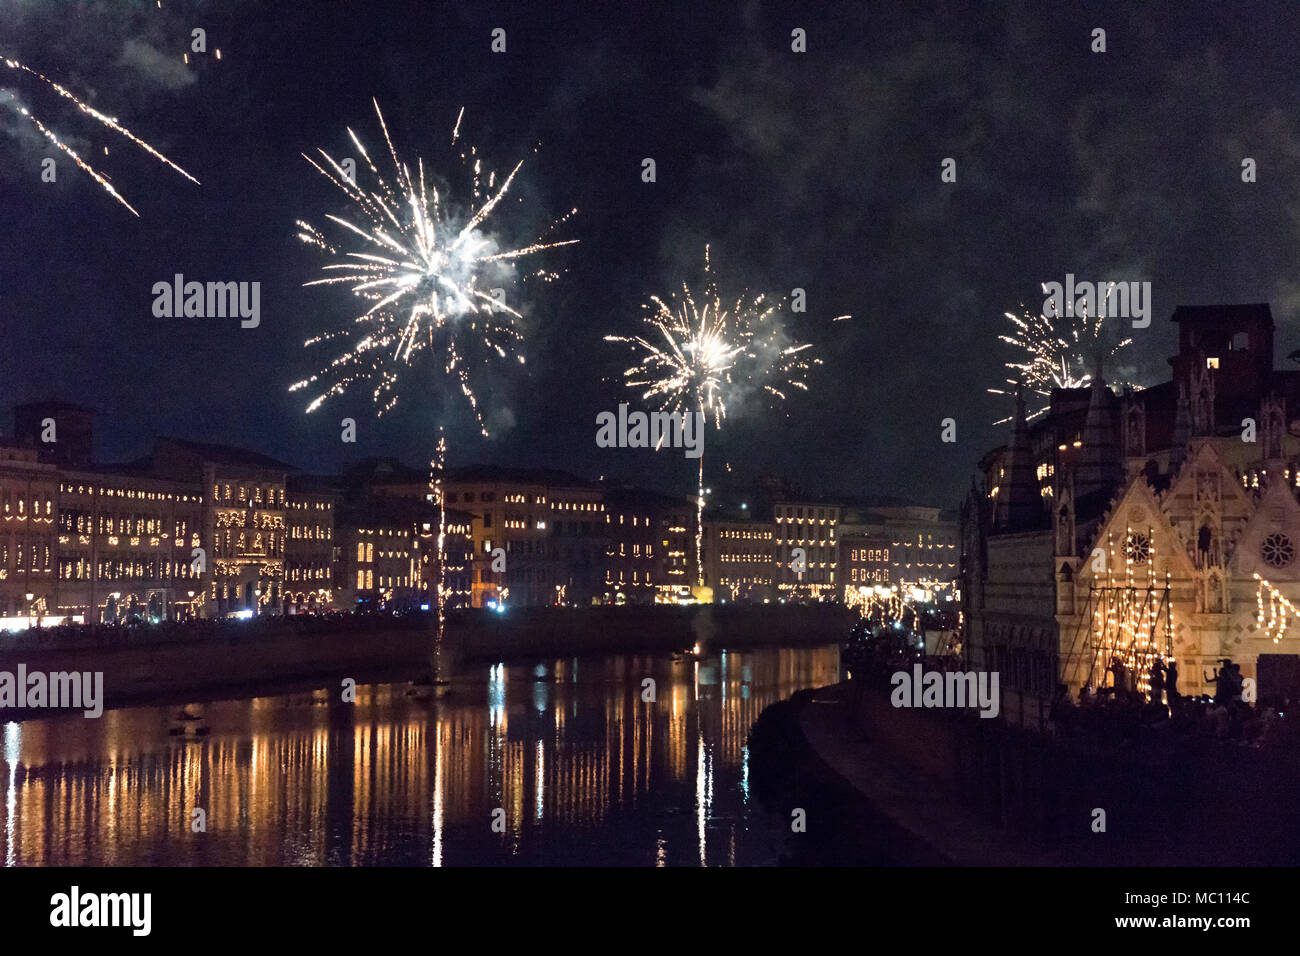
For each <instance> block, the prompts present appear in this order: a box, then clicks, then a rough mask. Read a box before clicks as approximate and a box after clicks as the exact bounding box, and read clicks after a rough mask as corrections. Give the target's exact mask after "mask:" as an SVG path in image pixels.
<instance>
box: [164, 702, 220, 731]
mask: <svg viewBox="0 0 1300 956" xmlns="http://www.w3.org/2000/svg"><path fill="white" fill-rule="evenodd" d="M211 730H212V728H211V727H209V726H208V719H207V718H206V717H204V716H203V714H202V713H201V712H199V711H197V710H194V709H191V708H189V707H182V708H181V709H180V710H178V711H177V712H176V714H175V715H174V716H173V717H172V721H171V726H170V727H168V728H167V733H168V734H170V735H171V736H173V737H203V736H206V735H207V734H208V733H210V732H211Z"/></svg>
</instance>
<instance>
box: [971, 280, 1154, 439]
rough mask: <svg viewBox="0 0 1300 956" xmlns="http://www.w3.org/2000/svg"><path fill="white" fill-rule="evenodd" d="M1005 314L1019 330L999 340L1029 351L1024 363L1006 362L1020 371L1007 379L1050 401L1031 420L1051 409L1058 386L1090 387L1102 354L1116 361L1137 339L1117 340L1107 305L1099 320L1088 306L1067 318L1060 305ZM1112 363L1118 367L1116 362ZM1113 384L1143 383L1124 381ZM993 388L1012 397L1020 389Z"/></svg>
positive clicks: (1026, 351)
mask: <svg viewBox="0 0 1300 956" xmlns="http://www.w3.org/2000/svg"><path fill="white" fill-rule="evenodd" d="M1109 299H1110V293H1109V292H1107V294H1106V300H1107V301H1109ZM1004 314H1005V315H1006V317H1007V319H1008V320H1010V322H1011V324H1012V325H1013V326H1014V330H1013V331H1012V332H1011V334H1009V335H999V336H998V338H999V339H1000V340H1001V341H1003V342H1006V343H1007V344H1008V345H1013V346H1015V347H1016V348H1017V349H1020V350H1021V351H1023V352H1024V353H1025V358H1024V359H1023V360H1022V361H1012V362H1007V363H1006V367H1007V369H1008V370H1010V371H1011V372H1012V373H1014V374H1013V375H1012V376H1011V377H1009V378H1008V379H1007V383H1008V384H1009V385H1012V386H1014V385H1016V384H1017V383H1023V384H1024V386H1025V389H1026V390H1027V391H1030V392H1033V393H1035V394H1037V395H1039V396H1041V397H1042V398H1044V399H1047V401H1045V402H1043V403H1041V404H1040V405H1039V407H1037V408H1035V409H1034V410H1033V411H1032V412H1031V413H1030V414H1029V415H1028V418H1029V419H1031V420H1032V419H1034V418H1037V417H1039V416H1040V415H1043V414H1045V413H1046V412H1047V411H1048V409H1049V407H1050V400H1051V395H1052V389H1053V388H1087V387H1089V386H1090V385H1091V384H1092V368H1093V363H1094V362H1095V361H1096V359H1097V358H1098V357H1099V356H1101V357H1104V358H1105V360H1106V361H1107V362H1108V363H1111V361H1112V360H1113V359H1115V358H1116V357H1117V356H1119V355H1120V353H1122V352H1123V351H1124V350H1125V349H1126V348H1128V346H1130V345H1131V344H1132V343H1133V340H1132V339H1131V338H1124V339H1121V340H1119V341H1118V342H1116V341H1115V340H1114V335H1113V331H1112V329H1111V327H1110V326H1109V325H1107V324H1106V318H1107V317H1106V310H1105V307H1104V306H1103V308H1101V309H1100V310H1099V311H1098V314H1097V315H1096V316H1095V317H1093V318H1089V317H1088V314H1087V309H1086V308H1085V309H1083V310H1081V312H1080V313H1079V314H1076V315H1071V316H1062V315H1061V314H1060V313H1059V312H1058V311H1057V310H1056V309H1055V308H1053V309H1052V314H1051V315H1050V316H1048V315H1045V314H1042V313H1040V314H1038V315H1033V314H1031V313H1029V312H1027V311H1026V312H1025V313H1024V314H1023V315H1022V316H1020V317H1017V316H1015V315H1012V314H1011V313H1010V312H1006V313H1004ZM1111 367H1112V368H1113V367H1114V364H1113V363H1112V364H1111ZM1112 384H1116V385H1120V386H1126V387H1131V388H1137V387H1138V386H1136V385H1134V384H1133V383H1131V382H1124V381H1116V382H1113V383H1112ZM989 392H991V393H992V394H994V395H1010V394H1013V393H1014V389H1012V390H1007V389H1001V388H990V389H989ZM1009 421H1011V418H1010V417H1007V418H1003V419H1000V420H999V421H997V422H995V423H994V424H997V425H1001V424H1004V423H1006V422H1009Z"/></svg>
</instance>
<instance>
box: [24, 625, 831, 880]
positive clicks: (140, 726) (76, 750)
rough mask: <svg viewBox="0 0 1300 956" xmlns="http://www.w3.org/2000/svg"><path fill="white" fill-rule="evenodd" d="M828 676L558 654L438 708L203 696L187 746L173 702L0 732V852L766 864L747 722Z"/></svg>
mask: <svg viewBox="0 0 1300 956" xmlns="http://www.w3.org/2000/svg"><path fill="white" fill-rule="evenodd" d="M839 676H840V675H839V656H838V652H837V650H836V649H835V648H833V647H832V648H814V649H798V650H793V649H783V650H759V651H752V652H751V651H743V652H742V651H728V652H726V653H725V654H719V655H715V656H713V657H710V658H707V659H705V660H700V661H669V660H665V659H660V658H653V657H642V656H620V657H609V658H600V659H583V660H581V661H577V660H573V659H566V660H557V661H551V662H548V663H545V664H541V665H526V666H525V665H504V664H496V665H493V666H491V667H484V668H481V669H479V670H470V671H467V672H466V673H464V674H463V675H461V676H460V678H458V679H457V680H456V681H455V682H454V684H453V687H452V692H451V694H450V695H449V696H448V697H446V698H442V699H438V700H433V701H418V700H414V699H411V698H408V697H407V696H406V694H405V685H402V684H395V685H387V684H377V685H365V686H361V687H358V688H357V697H356V703H355V705H351V704H343V703H341V702H340V701H339V695H337V694H328V693H326V692H325V691H317V692H315V693H305V694H292V695H285V696H278V697H265V698H255V699H251V700H242V701H225V702H217V703H210V704H206V705H204V708H203V712H204V715H205V717H206V719H207V725H208V727H209V728H210V733H209V735H208V736H205V737H199V738H196V739H187V738H184V737H173V736H170V735H169V734H168V729H169V727H170V725H171V722H172V717H173V715H174V713H175V708H154V707H145V708H131V709H125V710H116V711H108V712H106V713H105V714H104V716H103V717H102V718H100V719H99V720H86V719H84V718H81V717H58V718H51V719H46V720H35V721H26V722H24V723H21V724H18V723H12V722H11V723H6V724H4V725H3V727H4V749H3V759H4V766H3V773H4V781H5V800H4V804H3V807H4V809H3V817H4V819H3V824H4V825H3V827H2V828H0V833H2V834H3V851H4V852H3V856H4V861H5V864H6V865H8V866H16V865H17V866H21V865H32V864H48V865H131V864H217V865H324V864H330V865H348V864H400V865H430V864H431V865H433V866H441V865H466V864H508V863H552V864H566V863H567V864H629V865H651V866H653V865H659V866H664V865H709V864H753V863H767V862H774V861H775V858H776V855H777V853H778V852H779V849H780V844H781V842H782V841H783V840H784V836H785V833H786V832H787V831H788V821H785V820H783V819H780V818H778V817H776V816H775V815H773V814H770V813H768V812H767V811H765V810H763V809H762V808H761V807H757V806H755V805H753V803H752V801H751V799H750V796H749V776H748V775H749V766H748V760H749V755H748V751H747V749H746V747H745V744H746V739H747V737H748V733H749V728H750V726H751V725H752V724H753V722H754V721H755V720H756V719H757V717H758V715H759V713H760V712H761V711H762V710H763V709H764V708H765V707H767V706H768V705H769V704H771V703H774V702H775V701H777V700H780V699H784V698H786V697H788V696H789V695H790V694H792V693H794V692H795V691H796V690H799V689H801V688H805V687H816V686H821V685H824V684H830V683H834V682H835V681H837V680H838V679H839ZM646 678H652V679H653V680H654V681H655V689H656V703H653V704H651V703H645V702H643V700H642V692H643V686H644V685H643V681H644V680H645V679H646ZM196 808H202V809H203V810H204V811H205V812H206V816H207V830H206V832H201V833H195V832H193V830H192V828H191V820H192V811H193V810H194V809H196ZM496 811H504V821H503V823H504V826H500V825H499V826H497V827H495V828H494V827H493V820H494V819H496V820H498V821H500V820H501V813H500V812H496ZM494 814H495V816H494Z"/></svg>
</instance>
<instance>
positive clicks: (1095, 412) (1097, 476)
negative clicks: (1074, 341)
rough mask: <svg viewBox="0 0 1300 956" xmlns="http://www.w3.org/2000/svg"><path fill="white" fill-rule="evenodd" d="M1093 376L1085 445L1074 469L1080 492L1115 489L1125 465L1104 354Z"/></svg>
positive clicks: (1076, 489) (1075, 483)
mask: <svg viewBox="0 0 1300 956" xmlns="http://www.w3.org/2000/svg"><path fill="white" fill-rule="evenodd" d="M1096 368H1097V372H1096V374H1095V375H1094V376H1093V378H1092V394H1091V395H1090V396H1089V398H1088V415H1087V417H1086V418H1085V419H1084V422H1083V435H1082V438H1081V444H1082V446H1083V447H1082V448H1081V449H1080V451H1079V465H1078V468H1077V470H1076V472H1075V482H1074V486H1075V491H1076V492H1077V493H1078V494H1079V495H1080V496H1083V495H1088V494H1092V493H1093V492H1096V491H1113V490H1114V489H1115V486H1116V485H1117V484H1118V483H1119V479H1120V476H1121V474H1122V473H1123V466H1122V463H1121V462H1120V455H1119V449H1118V448H1117V447H1116V444H1115V410H1114V404H1115V396H1114V395H1113V394H1112V393H1111V390H1110V387H1109V386H1108V385H1107V384H1106V378H1105V376H1104V375H1103V374H1102V361H1101V356H1100V355H1098V357H1097V365H1096Z"/></svg>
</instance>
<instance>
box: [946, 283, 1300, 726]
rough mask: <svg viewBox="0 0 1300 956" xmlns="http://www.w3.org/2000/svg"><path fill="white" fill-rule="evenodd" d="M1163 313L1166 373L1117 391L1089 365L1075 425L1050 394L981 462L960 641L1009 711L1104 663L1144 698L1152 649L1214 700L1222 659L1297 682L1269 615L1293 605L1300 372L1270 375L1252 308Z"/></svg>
mask: <svg viewBox="0 0 1300 956" xmlns="http://www.w3.org/2000/svg"><path fill="white" fill-rule="evenodd" d="M1173 321H1174V322H1175V323H1177V325H1178V327H1179V351H1178V354H1177V355H1176V356H1174V357H1173V359H1171V360H1170V364H1171V365H1172V367H1173V377H1172V378H1171V380H1169V381H1167V382H1164V383H1162V384H1160V385H1157V386H1155V387H1153V388H1149V389H1145V390H1142V391H1138V392H1133V393H1129V394H1126V395H1123V396H1116V395H1115V394H1114V393H1113V392H1112V391H1111V390H1110V388H1108V387H1107V386H1106V385H1105V382H1104V379H1102V378H1101V377H1100V376H1097V377H1096V380H1095V381H1094V384H1093V386H1092V387H1091V388H1090V389H1089V390H1088V395H1087V404H1086V407H1085V408H1084V410H1083V413H1082V417H1081V418H1080V414H1079V404H1080V402H1079V398H1080V396H1079V395H1078V394H1077V393H1076V392H1057V393H1053V395H1052V409H1051V410H1050V411H1049V413H1048V414H1047V415H1046V416H1044V418H1043V419H1042V420H1041V421H1039V422H1036V423H1035V424H1034V426H1033V427H1032V428H1031V427H1030V426H1029V425H1028V424H1027V423H1026V421H1025V416H1024V414H1023V403H1018V406H1019V407H1018V410H1017V415H1016V418H1015V424H1014V426H1013V437H1012V443H1011V444H1010V445H1009V446H1006V447H1003V448H1000V449H996V450H995V451H993V452H991V453H989V454H988V455H986V456H985V458H984V460H983V461H982V462H981V470H982V472H983V487H978V486H976V487H974V488H972V493H971V495H970V497H969V499H968V501H967V504H966V505H965V507H964V508H963V531H962V549H961V550H962V558H961V561H962V588H961V589H962V596H963V599H964V611H965V616H966V620H967V628H968V633H967V648H968V651H969V653H970V655H971V663H972V664H974V665H975V666H977V667H983V668H985V669H991V670H997V671H999V672H1000V673H1001V686H1002V688H1003V696H1004V706H1003V712H1004V713H1005V714H1007V715H1008V717H1009V718H1010V719H1014V720H1022V721H1025V722H1035V721H1038V720H1040V719H1041V716H1042V714H1044V713H1045V712H1046V710H1047V708H1048V706H1049V705H1050V701H1051V698H1052V697H1053V695H1054V694H1055V692H1056V687H1057V685H1058V684H1065V685H1067V686H1068V687H1069V688H1070V689H1071V691H1072V692H1073V691H1077V690H1078V689H1079V688H1080V687H1081V686H1082V685H1085V684H1091V685H1092V686H1093V687H1099V686H1103V685H1104V684H1106V683H1109V681H1110V677H1109V675H1108V674H1107V673H1106V667H1107V665H1108V663H1109V661H1110V659H1111V657H1112V656H1113V657H1118V658H1119V659H1120V660H1121V661H1122V662H1124V663H1125V665H1126V666H1127V667H1128V668H1129V669H1130V670H1133V671H1134V672H1135V673H1136V674H1137V675H1138V678H1139V679H1138V687H1139V689H1142V688H1144V687H1145V686H1146V679H1147V676H1148V674H1149V670H1150V664H1151V661H1152V660H1154V659H1157V658H1159V659H1164V660H1169V659H1173V660H1175V661H1176V662H1177V663H1178V665H1179V671H1180V676H1179V691H1180V692H1181V693H1183V694H1196V693H1202V692H1204V693H1212V692H1213V690H1214V685H1213V684H1207V683H1206V682H1205V681H1204V679H1203V677H1204V675H1206V674H1208V673H1210V672H1211V671H1213V670H1214V668H1215V667H1217V666H1218V664H1217V662H1218V660H1219V659H1220V658H1231V659H1232V660H1233V661H1234V662H1235V663H1237V664H1238V665H1239V666H1240V667H1241V671H1242V675H1243V676H1245V677H1252V678H1257V679H1258V681H1259V693H1261V694H1264V693H1272V692H1279V693H1286V692H1293V691H1294V690H1296V689H1297V685H1300V674H1296V673H1295V659H1296V658H1295V655H1296V654H1297V653H1298V652H1300V645H1295V644H1294V642H1295V640H1296V633H1295V632H1294V631H1293V630H1292V629H1290V628H1288V627H1287V626H1286V624H1285V618H1284V614H1283V612H1284V611H1285V608H1286V606H1287V604H1292V605H1294V604H1295V603H1300V601H1298V599H1300V566H1298V564H1297V562H1296V560H1295V555H1296V551H1297V549H1298V548H1300V504H1297V500H1296V492H1297V481H1296V478H1297V465H1298V464H1300V438H1297V437H1296V436H1297V435H1298V434H1300V421H1296V419H1295V413H1296V412H1297V411H1300V372H1298V371H1277V370H1274V369H1273V320H1272V316H1271V314H1270V311H1269V309H1268V306H1266V305H1245V306H1210V307H1198V308H1186V307H1180V308H1179V309H1177V310H1176V311H1175V313H1174V316H1173ZM1076 442H1077V445H1076ZM1044 465H1048V466H1051V471H1050V473H1048V474H1047V475H1046V476H1045V475H1044V471H1043V466H1044ZM1044 477H1047V478H1050V484H1049V485H1048V486H1046V487H1047V488H1048V490H1047V492H1046V493H1045V492H1044V487H1045V486H1044V485H1043V484H1042V482H1043V480H1044Z"/></svg>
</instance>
